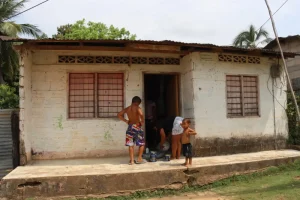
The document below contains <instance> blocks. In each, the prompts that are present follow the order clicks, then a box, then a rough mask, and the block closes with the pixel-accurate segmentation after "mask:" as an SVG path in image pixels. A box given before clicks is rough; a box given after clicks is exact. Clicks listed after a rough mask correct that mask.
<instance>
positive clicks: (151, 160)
mask: <svg viewBox="0 0 300 200" xmlns="http://www.w3.org/2000/svg"><path fill="white" fill-rule="evenodd" d="M150 162H156V152H155V151H151V152H150Z"/></svg>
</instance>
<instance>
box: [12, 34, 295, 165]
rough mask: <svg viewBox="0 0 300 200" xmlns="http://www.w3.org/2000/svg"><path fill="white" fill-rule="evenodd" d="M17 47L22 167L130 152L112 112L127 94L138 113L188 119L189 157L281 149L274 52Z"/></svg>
mask: <svg viewBox="0 0 300 200" xmlns="http://www.w3.org/2000/svg"><path fill="white" fill-rule="evenodd" d="M16 49H18V51H19V52H20V55H21V56H20V57H21V61H20V62H21V68H20V98H21V100H20V129H21V130H20V131H21V132H20V137H21V141H20V142H21V155H22V157H21V161H22V164H26V163H27V162H28V161H30V160H31V159H68V158H89V157H109V156H121V155H125V154H127V151H128V149H127V148H126V147H125V145H124V144H125V130H126V128H127V127H126V124H124V123H123V122H121V121H120V120H118V119H117V117H116V116H117V113H118V112H119V111H120V110H122V109H123V108H124V107H126V106H128V105H130V104H131V99H132V97H133V96H140V97H141V98H142V99H143V102H142V105H141V107H142V108H143V109H144V107H145V105H144V104H145V101H146V100H147V99H148V98H150V97H152V98H154V99H155V98H156V100H157V107H158V113H159V114H160V115H161V116H171V115H173V116H174V115H180V116H183V117H185V118H190V119H192V121H193V126H194V128H195V129H196V130H197V132H198V133H199V134H198V135H197V136H196V137H195V138H194V139H193V143H194V154H195V156H213V155H220V154H233V153H242V152H254V151H262V150H271V149H280V148H285V141H286V138H287V134H288V127H287V118H286V114H285V110H284V108H283V107H282V106H281V105H285V104H286V93H285V92H284V90H285V88H281V89H279V88H273V91H272V89H270V88H271V82H268V79H269V77H270V66H271V65H272V64H274V63H277V62H278V57H279V53H278V52H275V51H271V50H264V49H240V48H235V47H225V46H224V47H222V46H215V45H211V44H194V43H181V42H173V41H127V40H95V41H93V40H89V41H82V40H81V41H76V40H52V39H46V40H24V41H23V44H22V45H20V46H16ZM285 56H286V57H294V54H291V53H286V54H285ZM280 76H282V75H279V76H278V77H277V78H281V77H280ZM274 98H276V100H274ZM279 103H280V104H281V105H280V104H279ZM146 134H147V133H146Z"/></svg>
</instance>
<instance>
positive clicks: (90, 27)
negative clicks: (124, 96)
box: [53, 19, 136, 40]
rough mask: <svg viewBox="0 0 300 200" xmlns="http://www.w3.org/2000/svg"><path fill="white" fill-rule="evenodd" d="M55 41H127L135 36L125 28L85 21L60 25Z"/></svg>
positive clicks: (54, 36)
mask: <svg viewBox="0 0 300 200" xmlns="http://www.w3.org/2000/svg"><path fill="white" fill-rule="evenodd" d="M53 38H56V39H71V40H97V39H128V40H135V39H136V35H134V34H130V32H129V31H128V30H126V29H125V28H121V29H119V28H116V27H114V26H113V25H110V26H109V27H108V26H106V25H105V24H103V23H100V22H87V23H86V21H85V19H83V20H79V21H77V22H76V23H75V24H67V25H62V26H60V27H58V28H57V34H55V35H53Z"/></svg>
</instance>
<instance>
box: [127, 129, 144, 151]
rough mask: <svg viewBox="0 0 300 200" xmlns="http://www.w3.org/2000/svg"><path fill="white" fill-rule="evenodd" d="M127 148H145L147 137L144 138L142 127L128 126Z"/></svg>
mask: <svg viewBox="0 0 300 200" xmlns="http://www.w3.org/2000/svg"><path fill="white" fill-rule="evenodd" d="M125 145H126V146H130V147H132V146H134V145H136V146H144V145H145V137H144V131H143V129H142V127H140V126H138V125H136V124H132V125H128V128H127V131H126V143H125Z"/></svg>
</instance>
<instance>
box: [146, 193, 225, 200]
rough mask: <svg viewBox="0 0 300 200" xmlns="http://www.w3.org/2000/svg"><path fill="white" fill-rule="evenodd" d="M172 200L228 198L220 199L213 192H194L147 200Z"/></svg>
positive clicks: (216, 199)
mask: <svg viewBox="0 0 300 200" xmlns="http://www.w3.org/2000/svg"><path fill="white" fill-rule="evenodd" d="M172 199H180V200H190V199H193V200H230V199H229V198H228V197H226V198H225V197H222V196H220V195H218V194H215V193H213V192H195V193H185V194H183V195H181V196H169V197H163V198H151V199H148V200H172Z"/></svg>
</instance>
